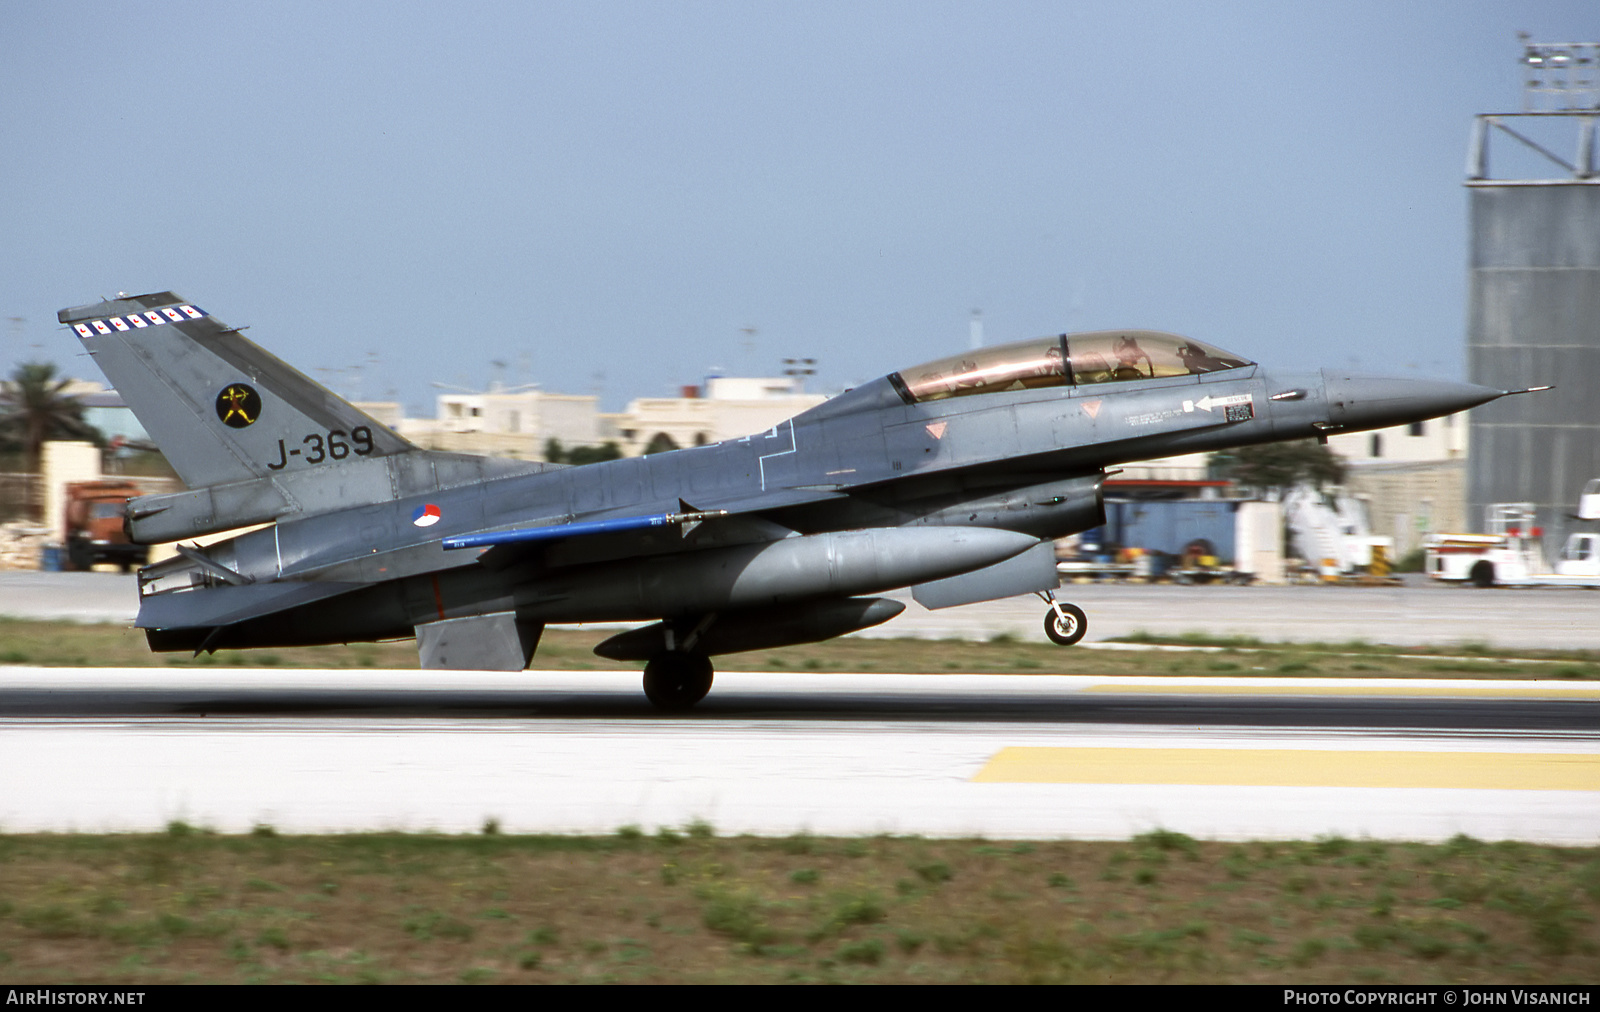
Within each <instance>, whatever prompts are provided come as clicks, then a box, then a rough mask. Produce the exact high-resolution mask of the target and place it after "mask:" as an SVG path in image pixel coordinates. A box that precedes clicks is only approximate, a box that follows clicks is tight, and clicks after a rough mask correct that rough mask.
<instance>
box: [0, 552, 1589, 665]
mask: <svg viewBox="0 0 1600 1012" xmlns="http://www.w3.org/2000/svg"><path fill="white" fill-rule="evenodd" d="M888 596H891V597H899V598H901V599H903V600H906V601H907V602H908V605H907V608H906V612H905V614H903V615H901V616H900V617H899V618H896V619H893V620H892V621H890V622H888V623H886V624H884V625H882V626H878V627H876V628H874V629H870V630H867V631H866V632H865V633H864V634H861V635H868V636H879V637H885V636H887V637H893V636H916V637H922V638H928V639H946V638H952V637H953V638H959V639H969V640H986V639H990V638H992V637H994V636H996V635H1001V634H1005V635H1010V636H1015V637H1017V638H1018V639H1023V638H1027V639H1039V638H1042V637H1043V630H1044V611H1045V606H1044V604H1043V603H1042V602H1040V601H1039V600H1038V599H1037V598H1034V597H1015V598H1009V599H1007V600H1004V601H990V602H986V603H983V604H974V605H967V606H965V607H961V608H949V609H945V610H943V611H932V612H931V611H927V610H926V609H924V608H923V607H922V606H921V605H918V604H916V603H914V602H910V595H908V594H904V593H900V594H891V595H888ZM1060 597H1061V598H1062V599H1063V600H1066V601H1070V602H1072V603H1074V604H1077V605H1078V606H1079V607H1081V608H1083V610H1084V611H1085V612H1086V613H1087V614H1088V616H1089V632H1088V635H1087V636H1086V637H1085V638H1086V640H1087V641H1089V642H1097V641H1101V640H1105V639H1109V638H1113V637H1120V636H1128V635H1130V634H1132V633H1136V632H1148V633H1152V634H1159V635H1166V636H1181V635H1183V634H1184V633H1190V632H1204V633H1207V634H1209V635H1217V636H1251V637H1255V638H1257V639H1261V640H1267V641H1291V642H1328V643H1344V642H1350V641H1352V640H1365V641H1367V642H1371V643H1389V644H1399V645H1448V644H1484V645H1487V646H1493V647H1501V648H1517V647H1525V648H1540V649H1567V650H1600V591H1596V590H1568V589H1555V588H1524V589H1512V588H1491V589H1488V590H1478V589H1476V588H1468V587H1455V586H1439V585H1435V584H1431V583H1428V582H1427V581H1426V580H1425V579H1423V578H1421V577H1415V576H1413V577H1409V578H1408V582H1407V584H1406V585H1404V586H1398V587H1334V586H1274V587H1269V586H1261V587H1224V586H1217V587H1211V586H1174V585H1165V584H1156V585H1148V586H1146V585H1136V584H1116V583H1086V584H1068V585H1066V586H1063V587H1062V588H1061V591H1060ZM137 611H138V591H137V585H136V583H135V577H133V576H123V575H121V574H116V573H36V572H4V573H0V615H5V616H13V617H18V618H44V619H65V620H68V621H75V622H121V623H131V622H132V621H133V618H134V615H135V614H136V613H137ZM535 663H536V664H537V663H538V661H537V658H536V659H535Z"/></svg>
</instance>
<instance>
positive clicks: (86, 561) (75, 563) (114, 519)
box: [64, 479, 150, 573]
mask: <svg viewBox="0 0 1600 1012" xmlns="http://www.w3.org/2000/svg"><path fill="white" fill-rule="evenodd" d="M140 494H142V493H141V492H140V490H139V486H137V485H135V484H133V483H132V482H128V481H119V480H111V479H108V480H104V481H75V482H71V483H69V484H68V485H67V486H66V498H67V503H66V531H65V532H64V533H65V537H66V546H67V555H66V563H67V567H68V568H70V569H79V570H83V569H90V568H93V567H94V566H95V565H97V564H99V563H102V562H110V563H114V564H116V565H118V566H120V567H122V571H123V572H124V573H126V572H128V571H129V570H131V569H132V568H133V567H135V566H142V565H144V564H145V563H146V562H147V561H149V559H150V549H149V548H148V547H146V546H145V545H136V544H134V543H133V542H132V541H130V540H129V539H128V533H127V531H126V529H125V527H124V524H123V518H124V517H125V516H126V515H127V512H128V500H129V499H131V498H133V497H134V496H137V495H140Z"/></svg>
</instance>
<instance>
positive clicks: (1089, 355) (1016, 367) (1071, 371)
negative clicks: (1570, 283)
mask: <svg viewBox="0 0 1600 1012" xmlns="http://www.w3.org/2000/svg"><path fill="white" fill-rule="evenodd" d="M1251 364H1252V363H1250V362H1248V361H1246V360H1245V359H1242V358H1239V357H1238V356H1237V355H1233V354H1230V353H1229V352H1225V351H1222V350H1220V349H1217V348H1213V347H1211V346H1210V345H1208V344H1202V343H1201V342H1199V341H1195V340H1191V339H1189V338H1187V337H1179V336H1178V335H1177V334H1163V333H1161V332H1159V331H1154V330H1102V331H1095V332H1093V333H1087V334H1062V335H1060V336H1059V337H1041V338H1036V339H1035V340H1032V341H1018V342H1017V343H1015V344H1002V345H997V346H996V347H993V348H976V349H973V350H972V351H968V352H964V353H962V354H960V355H951V356H950V357H949V358H941V359H939V360H937V361H934V362H929V363H927V364H926V365H919V366H917V367H916V368H914V369H906V370H904V371H902V372H897V373H893V374H891V375H890V376H889V382H890V383H892V384H894V388H895V389H896V390H897V391H899V393H900V396H901V397H903V398H904V399H905V400H906V401H907V402H908V403H911V404H917V403H921V402H923V401H938V400H944V399H945V398H947V397H966V396H968V395H969V394H988V393H996V392H998V391H1001V390H1031V389H1033V388H1035V387H1059V386H1073V385H1082V384H1087V383H1120V382H1123V381H1125V380H1141V379H1157V378H1160V377H1163V376H1195V375H1198V374H1200V373H1207V372H1216V371H1218V370H1219V369H1239V368H1242V367H1244V366H1248V365H1251Z"/></svg>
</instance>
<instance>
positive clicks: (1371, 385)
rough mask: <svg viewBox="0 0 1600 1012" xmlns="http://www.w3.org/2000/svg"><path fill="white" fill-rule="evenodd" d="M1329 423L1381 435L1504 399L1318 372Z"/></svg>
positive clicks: (1472, 389)
mask: <svg viewBox="0 0 1600 1012" xmlns="http://www.w3.org/2000/svg"><path fill="white" fill-rule="evenodd" d="M1322 383H1323V392H1324V395H1325V397H1326V398H1327V405H1328V421H1330V422H1332V423H1334V424H1335V425H1341V426H1344V427H1346V428H1351V429H1381V428H1386V427H1388V426H1390V425H1406V424H1408V423H1410V422H1420V421H1422V420H1423V419H1426V418H1439V417H1441V416H1443V415H1453V414H1455V413H1456V412H1457V411H1465V410H1467V409H1468V408H1473V407H1477V406H1478V405H1479V404H1487V403H1488V402H1489V401H1492V400H1494V399H1495V398H1497V397H1503V396H1505V391H1504V390H1495V389H1493V388H1492V387H1481V386H1478V385H1477V384H1475V383H1460V382H1456V381H1454V380H1438V379H1416V378H1413V377H1410V376H1359V375H1351V374H1349V373H1343V372H1335V371H1333V370H1331V369H1324V370H1322Z"/></svg>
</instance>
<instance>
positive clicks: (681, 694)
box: [644, 650, 712, 710]
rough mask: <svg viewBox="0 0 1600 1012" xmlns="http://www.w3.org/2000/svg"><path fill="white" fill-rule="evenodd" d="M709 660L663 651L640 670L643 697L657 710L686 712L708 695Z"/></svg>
mask: <svg viewBox="0 0 1600 1012" xmlns="http://www.w3.org/2000/svg"><path fill="white" fill-rule="evenodd" d="M711 675H712V668H711V658H709V657H707V656H705V655H704V654H692V653H685V652H684V651H682V650H663V651H661V652H660V653H659V654H656V655H655V656H654V657H652V658H650V662H649V663H648V664H646V665H645V666H644V694H645V695H646V696H647V697H649V699H650V702H652V703H654V704H655V705H656V707H657V708H658V709H661V710H687V709H689V708H690V707H691V706H693V705H694V704H696V703H698V702H700V700H702V699H704V698H706V693H708V692H710V691H711Z"/></svg>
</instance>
